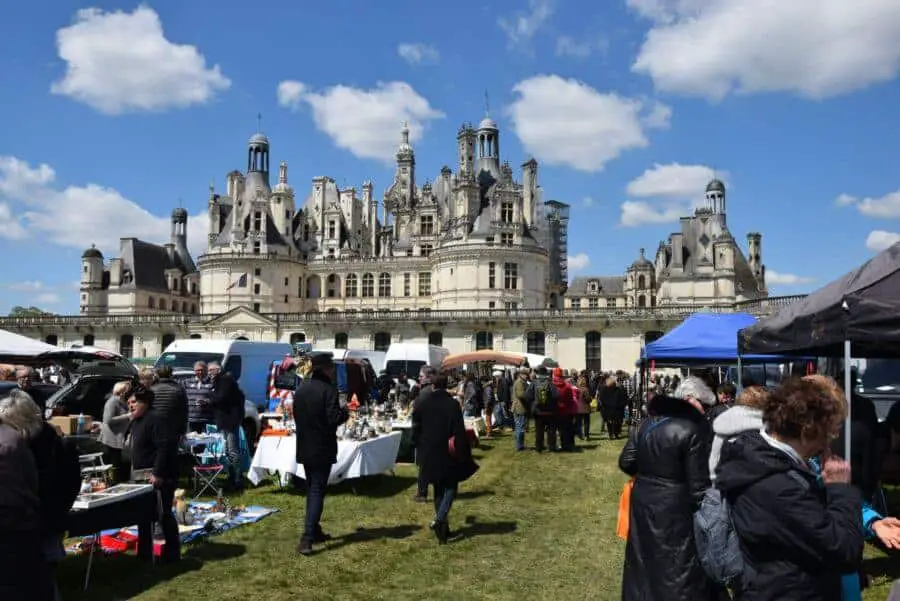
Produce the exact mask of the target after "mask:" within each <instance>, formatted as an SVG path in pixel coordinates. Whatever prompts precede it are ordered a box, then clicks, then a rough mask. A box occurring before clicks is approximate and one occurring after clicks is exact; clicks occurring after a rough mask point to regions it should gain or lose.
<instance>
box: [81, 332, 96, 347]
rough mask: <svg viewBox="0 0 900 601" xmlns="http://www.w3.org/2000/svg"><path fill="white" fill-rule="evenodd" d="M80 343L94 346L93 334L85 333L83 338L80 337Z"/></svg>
mask: <svg viewBox="0 0 900 601" xmlns="http://www.w3.org/2000/svg"><path fill="white" fill-rule="evenodd" d="M81 344H83V345H84V346H94V335H93V334H85V335H84V338H82V339H81Z"/></svg>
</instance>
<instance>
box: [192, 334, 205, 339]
mask: <svg viewBox="0 0 900 601" xmlns="http://www.w3.org/2000/svg"><path fill="white" fill-rule="evenodd" d="M201 338H203V336H201V335H200V334H191V340H200V339H201Z"/></svg>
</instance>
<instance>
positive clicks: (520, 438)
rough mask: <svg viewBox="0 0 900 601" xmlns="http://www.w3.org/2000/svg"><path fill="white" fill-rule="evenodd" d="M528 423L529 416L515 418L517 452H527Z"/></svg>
mask: <svg viewBox="0 0 900 601" xmlns="http://www.w3.org/2000/svg"><path fill="white" fill-rule="evenodd" d="M527 423H528V416H527V415H516V416H515V417H514V418H513V426H514V427H515V433H514V435H513V437H514V439H515V441H516V450H517V451H524V450H525V425H526V424H527Z"/></svg>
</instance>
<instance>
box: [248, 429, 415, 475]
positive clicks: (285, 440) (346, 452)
mask: <svg viewBox="0 0 900 601" xmlns="http://www.w3.org/2000/svg"><path fill="white" fill-rule="evenodd" d="M399 449H400V432H389V433H382V434H380V435H377V436H375V437H372V438H367V439H365V440H338V455H337V462H336V463H335V464H334V466H332V468H331V476H330V477H329V478H328V484H337V483H339V482H343V481H344V480H352V479H356V478H364V477H366V476H376V475H378V474H383V473H385V472H392V471H393V470H394V466H395V465H396V463H397V452H398V450H399ZM267 472H277V473H278V474H280V475H281V482H282V484H286V483H287V481H288V478H289V476H290V475H291V474H293V475H295V476H297V477H298V478H303V477H304V476H305V472H304V471H303V466H302V465H299V464H298V463H297V439H296V437H295V436H294V435H293V434H290V433H288V432H287V431H285V432H284V434H283V435H268V436H263V437H261V438H260V439H259V444H258V445H257V447H256V454H254V455H253V461H252V462H251V464H250V471H249V472H248V474H247V478H248V479H249V480H250V481H251V482H252V483H253V484H259V483H260V482H262V481H263V479H265V477H266V474H267Z"/></svg>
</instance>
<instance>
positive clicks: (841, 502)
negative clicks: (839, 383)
mask: <svg viewBox="0 0 900 601" xmlns="http://www.w3.org/2000/svg"><path fill="white" fill-rule="evenodd" d="M838 394H840V393H838ZM838 394H831V393H828V392H827V391H823V389H822V388H821V387H820V386H819V385H818V384H817V383H815V382H810V381H793V382H788V383H786V384H783V385H782V386H780V387H779V388H778V390H776V391H775V392H773V393H772V394H771V395H769V398H768V399H767V400H766V404H765V406H764V407H763V422H764V423H765V424H766V428H765V430H762V431H758V432H757V431H751V432H746V433H744V434H741V435H739V436H738V437H737V438H735V439H732V440H728V441H726V442H725V443H724V444H723V445H722V458H721V460H720V461H719V466H718V468H717V469H716V486H717V487H718V488H719V489H720V490H721V491H722V494H724V495H725V497H726V498H727V499H728V502H729V504H730V506H731V517H732V521H733V523H734V529H735V532H737V534H738V536H739V537H740V539H741V551H742V552H743V555H744V561H745V564H746V566H747V568H745V571H744V575H743V578H742V582H741V583H740V585H739V586H738V590H737V593H738V598H739V599H741V601H840V600H841V598H842V594H841V575H842V574H848V573H852V572H855V571H856V570H857V569H858V568H859V564H860V562H861V561H862V552H863V546H864V543H863V525H862V520H861V518H860V516H861V515H862V500H861V498H860V494H859V491H858V490H857V489H856V488H855V487H853V486H852V485H851V484H850V465H849V464H848V463H847V462H845V461H843V460H840V459H837V458H835V457H833V456H831V455H830V453H828V452H827V448H828V445H829V442H830V441H831V439H832V438H833V437H834V435H835V434H836V433H837V431H838V430H839V429H840V428H841V424H842V422H843V421H844V418H845V417H846V415H847V410H846V404H845V402H844V400H843V398H842V397H843V394H840V396H838ZM823 452H824V453H825V457H824V459H825V460H824V462H823V465H822V475H821V481H820V479H819V478H818V477H817V475H816V474H815V473H813V472H812V471H811V470H810V469H809V466H808V464H807V461H808V460H809V459H811V458H813V457H816V456H818V455H819V454H820V453H823Z"/></svg>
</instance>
